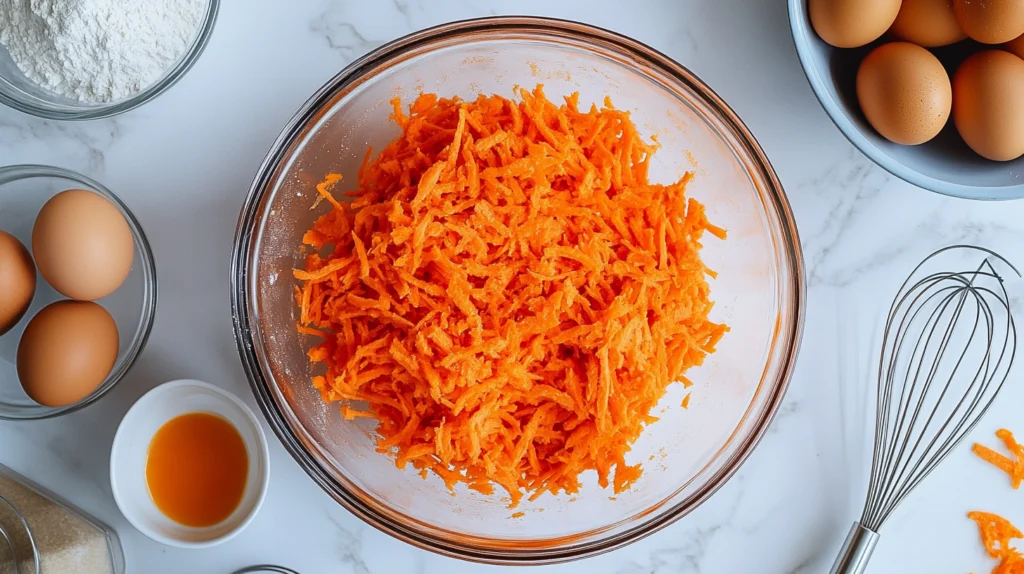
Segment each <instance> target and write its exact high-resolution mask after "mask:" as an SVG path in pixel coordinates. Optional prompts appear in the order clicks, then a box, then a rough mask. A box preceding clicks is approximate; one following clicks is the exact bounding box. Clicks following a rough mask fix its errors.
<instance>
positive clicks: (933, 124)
mask: <svg viewBox="0 0 1024 574" xmlns="http://www.w3.org/2000/svg"><path fill="white" fill-rule="evenodd" d="M857 99H858V101H859V102H860V107H861V110H863V112H864V116H865V117H866V118H867V120H868V123H870V124H871V126H872V127H874V128H875V130H877V131H878V133H880V134H882V136H883V137H885V138H886V139H888V140H890V141H893V142H896V143H899V144H904V145H916V144H921V143H924V142H926V141H928V140H930V139H932V138H934V137H935V136H936V135H938V133H939V132H940V131H942V127H943V126H944V125H945V124H946V121H947V120H948V119H949V111H950V106H951V104H952V89H951V87H950V84H949V76H947V75H946V70H945V68H943V67H942V63H941V62H939V60H938V58H936V57H935V56H934V55H932V53H931V52H929V51H928V50H926V49H924V48H922V47H920V46H917V45H915V44H910V43H908V42H890V43H888V44H883V45H881V46H879V47H877V48H875V49H874V50H872V51H871V53H870V54H868V55H867V56H866V57H865V58H864V60H863V61H862V62H861V64H860V68H858V70H857Z"/></svg>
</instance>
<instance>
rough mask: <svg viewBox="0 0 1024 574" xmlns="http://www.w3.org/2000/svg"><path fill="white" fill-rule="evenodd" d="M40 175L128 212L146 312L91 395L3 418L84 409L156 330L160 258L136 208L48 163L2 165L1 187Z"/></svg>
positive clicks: (103, 392) (101, 394)
mask: <svg viewBox="0 0 1024 574" xmlns="http://www.w3.org/2000/svg"><path fill="white" fill-rule="evenodd" d="M37 177H47V178H50V177H52V178H60V179H66V180H70V181H74V182H77V183H79V184H81V185H82V186H83V187H85V188H86V189H88V190H90V191H95V192H97V193H99V194H100V195H102V196H103V197H104V198H106V199H107V200H108V201H111V202H113V203H114V205H115V206H116V207H117V208H118V210H119V211H120V212H121V214H122V215H124V217H125V220H126V221H127V222H128V227H129V228H130V229H131V231H132V238H133V239H134V240H135V244H136V245H137V246H138V247H139V251H141V252H142V261H141V262H136V263H133V265H135V264H139V265H141V266H142V312H141V313H140V316H139V322H138V325H137V326H136V328H135V333H134V336H133V339H132V344H131V346H130V347H129V348H128V349H127V350H126V351H125V356H124V360H123V362H121V366H120V368H117V364H115V365H114V366H115V369H116V370H113V371H111V373H110V374H109V375H107V378H106V379H104V381H103V383H102V384H101V385H100V386H99V387H98V388H97V389H96V390H95V391H93V392H92V393H91V394H90V395H89V396H87V397H86V398H84V399H82V400H81V401H78V402H77V403H74V404H71V405H68V406H65V407H56V408H52V409H48V410H47V411H46V412H44V413H41V414H38V415H27V416H18V415H15V416H11V415H4V414H0V420H43V419H49V418H54V417H58V416H62V415H66V414H69V413H73V412H76V411H79V410H81V409H84V408H85V407H87V406H89V405H91V404H93V403H94V402H96V401H98V400H99V399H101V398H103V397H104V396H105V395H106V394H107V393H108V392H110V390H111V389H113V388H114V387H115V386H117V384H118V383H120V382H121V380H122V379H123V378H124V377H125V375H126V374H127V373H128V371H130V370H131V368H132V367H133V366H134V365H135V362H136V361H137V360H138V359H139V356H140V355H142V351H143V349H145V347H146V343H147V342H148V341H149V335H150V333H151V332H152V331H153V322H154V320H155V319H156V307H157V281H156V261H155V259H154V258H153V249H152V247H151V246H150V244H149V240H148V239H147V238H146V232H145V231H144V230H143V229H142V225H141V224H140V223H139V220H138V219H137V218H136V217H135V214H134V213H133V212H132V210H131V209H130V208H129V207H128V206H127V205H126V204H125V203H124V202H123V201H122V200H121V198H120V197H118V196H117V195H116V194H114V192H112V191H110V190H109V189H107V188H106V187H105V186H104V185H103V184H101V183H100V182H98V181H96V180H94V179H92V178H90V177H87V176H85V175H82V174H80V173H76V172H73V171H71V170H67V169H64V168H60V167H54V166H48V165H34V164H22V165H8V166H3V167H0V189H2V188H3V186H4V185H7V184H8V183H12V182H15V181H21V180H23V179H33V178H37Z"/></svg>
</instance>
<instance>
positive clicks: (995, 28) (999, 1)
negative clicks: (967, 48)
mask: <svg viewBox="0 0 1024 574" xmlns="http://www.w3.org/2000/svg"><path fill="white" fill-rule="evenodd" d="M953 12H954V13H955V14H956V19H957V21H958V22H960V28H961V29H962V30H963V31H964V32H966V33H967V35H968V36H970V37H971V38H972V39H974V40H977V41H978V42H981V43H982V44H1002V43H1003V42H1009V41H1010V40H1013V39H1014V38H1016V37H1017V36H1020V35H1021V34H1024V0H954V2H953Z"/></svg>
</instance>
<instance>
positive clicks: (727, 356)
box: [232, 18, 804, 564]
mask: <svg viewBox="0 0 1024 574" xmlns="http://www.w3.org/2000/svg"><path fill="white" fill-rule="evenodd" d="M536 83H543V84H544V85H545V91H546V93H547V94H548V96H549V97H550V98H551V99H552V100H555V99H556V98H558V97H560V96H562V95H568V94H569V93H571V92H575V91H578V92H579V93H580V105H581V107H586V106H588V105H589V104H590V102H601V101H602V100H603V98H604V97H605V96H606V95H610V96H611V97H612V99H613V101H614V103H615V105H616V106H617V107H618V108H620V109H626V110H629V111H630V112H631V113H632V118H633V120H634V121H635V122H636V124H637V126H638V127H639V128H640V129H641V131H643V132H645V135H647V136H651V135H653V134H655V133H656V134H657V135H658V139H659V141H660V143H661V144H662V148H661V149H660V150H658V152H657V153H656V154H655V156H654V161H653V163H652V165H651V179H652V181H661V182H668V181H675V180H676V179H678V178H679V177H681V176H682V175H683V174H684V173H685V172H686V171H694V172H695V174H696V178H695V180H694V181H693V182H692V184H691V185H690V187H689V188H688V189H689V193H691V194H692V196H694V197H696V198H698V199H699V200H701V201H703V202H704V204H705V205H706V206H707V210H708V217H709V218H710V220H711V221H712V222H714V223H715V224H717V225H721V226H723V227H725V228H727V229H728V232H729V238H728V239H727V240H726V241H718V240H714V239H708V240H706V241H705V242H704V243H705V245H706V247H705V249H704V251H703V258H704V261H705V262H706V263H707V264H708V265H709V266H710V267H711V268H712V269H715V270H716V271H718V272H719V277H718V279H717V280H714V281H712V285H711V289H712V291H711V294H712V299H714V300H715V301H716V307H715V312H714V314H713V317H714V318H715V319H717V320H720V321H724V322H726V323H728V324H729V325H730V326H731V328H732V330H731V332H729V333H728V334H727V335H726V337H725V338H724V339H723V340H722V341H721V343H720V344H719V346H718V352H716V353H715V354H714V355H712V356H710V357H709V358H708V360H707V361H706V362H705V364H704V365H703V366H702V367H701V368H699V369H694V370H691V371H690V372H688V373H687V376H688V377H689V378H691V379H692V380H693V381H694V382H695V383H696V385H695V387H694V388H693V389H691V390H692V391H693V401H692V403H691V404H690V408H689V410H683V409H682V408H681V407H680V402H681V400H682V398H683V395H684V390H683V388H682V385H673V387H672V388H671V390H670V392H669V393H668V394H667V396H666V397H665V399H664V401H663V402H662V403H661V404H660V405H659V407H658V409H657V411H656V413H655V414H657V416H659V417H661V420H659V421H658V422H656V423H654V424H652V425H650V426H649V427H648V428H647V429H646V431H645V432H644V434H643V435H642V436H641V438H640V439H639V441H638V442H637V443H636V444H635V445H634V447H633V450H632V452H631V454H630V456H628V457H627V461H629V462H641V463H643V465H644V468H645V470H644V474H643V476H642V477H641V478H640V480H639V481H638V482H637V483H636V484H635V485H634V486H633V488H632V489H630V490H628V491H627V492H624V493H622V494H619V495H617V496H616V495H613V494H612V492H611V491H610V490H604V489H601V488H600V487H598V486H597V484H596V478H595V477H594V476H592V473H591V474H588V475H585V476H584V477H583V478H584V479H585V486H584V488H583V490H582V492H581V493H580V494H579V495H577V496H572V497H570V496H553V495H544V496H542V497H540V498H539V499H537V500H536V501H535V502H523V503H522V504H521V505H520V507H519V508H517V509H516V511H519V512H522V513H523V515H522V516H519V517H515V518H513V517H512V514H513V512H514V511H512V510H509V509H508V508H507V504H508V501H507V498H503V497H501V496H498V495H494V496H485V495H482V494H480V493H477V492H473V491H469V490H467V489H465V488H459V489H457V491H456V493H455V495H454V496H453V495H452V493H450V492H449V491H448V490H447V489H446V488H445V487H444V485H443V484H442V482H441V481H440V480H439V479H437V478H436V477H433V476H431V477H429V478H428V479H426V480H424V479H422V478H420V477H419V476H417V474H416V472H415V471H414V470H412V469H411V468H408V469H406V470H404V471H403V470H399V469H397V468H396V467H395V464H394V461H393V460H392V459H391V458H389V457H387V456H383V455H380V454H378V453H377V452H375V450H374V440H373V424H372V423H371V424H367V422H366V420H365V419H362V420H360V421H345V420H343V419H342V417H341V415H340V413H339V405H337V404H331V405H324V404H323V402H322V401H321V399H320V396H319V394H318V393H317V391H316V390H315V389H314V388H313V386H312V384H311V383H310V377H311V376H312V371H311V367H310V364H309V361H308V359H307V357H306V350H307V347H308V345H309V342H308V341H307V340H304V339H302V338H300V337H299V336H298V334H297V333H296V329H295V325H296V322H297V320H298V313H297V309H296V305H295V299H294V292H293V289H294V285H295V283H294V281H293V280H292V270H293V269H294V268H297V267H301V266H302V265H303V258H302V255H301V252H300V251H301V250H300V246H301V237H302V235H303V233H304V232H305V231H306V230H307V229H308V228H309V226H310V224H311V223H312V222H313V220H314V219H315V218H316V217H317V216H318V215H320V214H321V213H323V212H324V209H325V207H324V206H321V207H319V208H317V209H312V210H311V209H310V208H311V206H313V204H314V202H315V199H316V195H317V194H316V191H315V190H314V184H315V183H316V182H319V181H320V180H321V179H322V177H323V176H324V175H325V174H326V173H328V172H339V173H342V174H344V175H345V176H346V177H345V180H344V181H345V182H348V185H350V186H351V185H352V183H353V182H355V180H356V178H355V177H354V175H355V172H356V170H357V168H358V166H359V164H360V162H361V161H362V159H363V156H364V154H365V152H366V148H367V146H373V148H374V149H376V150H379V149H382V148H383V147H384V144H385V143H386V142H388V141H389V140H391V139H392V138H394V137H395V136H396V135H397V134H398V133H399V130H398V128H397V127H396V126H395V125H394V124H393V123H391V122H390V121H389V119H388V116H389V114H390V113H391V107H390V105H388V100H389V99H391V98H392V97H393V96H395V95H400V96H402V97H403V98H405V99H406V100H408V99H411V98H413V97H415V96H416V94H417V93H418V92H419V91H421V90H423V91H430V92H436V93H438V94H439V95H442V96H452V95H458V96H461V97H463V98H474V97H475V96H476V95H477V94H478V93H481V92H484V93H498V94H503V95H508V96H510V95H511V94H512V89H513V86H516V85H520V86H524V87H532V86H533V85H534V84H536ZM691 158H692V159H691ZM232 265H233V267H232V276H233V286H232V304H233V312H234V320H235V334H236V337H237V342H238V348H239V352H240V354H241V357H242V362H243V365H244V367H245V369H246V371H247V373H248V376H249V379H250V381H251V384H252V389H253V392H254V394H255V395H256V398H257V400H258V402H259V404H260V406H261V408H262V409H263V412H264V414H265V415H266V416H267V418H268V420H269V422H270V424H271V426H272V427H273V428H274V430H275V432H276V433H277V435H278V436H279V437H280V439H281V441H282V442H283V443H284V445H285V446H286V448H288V450H289V451H290V452H291V453H292V455H293V456H294V457H295V459H296V460H297V461H298V462H299V464H300V465H301V466H302V467H303V468H304V469H305V470H306V472H308V473H309V475H310V476H311V477H312V478H313V479H314V480H315V481H316V482H317V484H319V485H320V486H321V487H323V488H324V490H326V491H327V492H328V493H329V494H330V495H331V496H332V497H334V498H335V499H336V500H338V501H339V502H340V503H341V504H343V505H344V506H345V507H346V508H348V509H349V510H350V511H352V512H353V513H355V514H356V515H357V516H359V517H360V518H362V519H363V520H366V521H367V522H368V523H370V524H372V525H373V526H375V527H377V528H379V529H381V530H383V531H384V532H387V533H389V534H391V535H394V536H396V537H398V538H400V539H402V540H405V541H408V542H410V543H412V544H415V545H417V546H420V547H422V548H426V549H429V550H433V551H435V552H439V553H442V554H446V555H450V556H455V557H459V558H463V559H468V560H474V561H481V562H491V563H506V564H514V563H519V564H522V563H545V562H557V561H564V560H570V559H576V558H581V557H585V556H588V555H592V554H595V553H599V552H604V551H607V550H611V549H613V548H616V547H619V546H622V545H624V544H627V543H629V542H631V541H634V540H636V539H638V538H641V537H643V536H645V535H648V534H650V533H651V532H654V531H656V530H658V529H660V528H663V527H664V526H666V525H668V524H670V523H672V522H673V521H675V520H677V519H679V518H680V517H682V516H684V515H685V514H687V513H688V512H690V511H692V510H693V509H694V508H696V507H697V506H698V505H700V504H701V503H702V502H703V501H704V500H706V499H707V498H708V497H709V496H711V495H712V494H713V493H714V492H715V491H716V490H717V489H718V488H719V487H721V486H722V484H723V483H724V482H725V481H726V479H728V478H729V477H730V476H731V475H732V474H733V473H734V472H735V471H736V469H737V468H738V467H739V465H740V463H741V462H742V461H743V460H744V459H745V458H746V457H747V455H749V454H750V452H751V450H752V449H753V448H754V447H755V445H756V444H757V443H758V442H759V440H760V438H761V436H762V435H763V433H764V432H765V430H766V429H767V427H768V424H769V423H770V422H771V420H772V417H773V415H774V414H775V412H776V410H777V409H778V406H779V404H780V402H781V400H782V397H783V394H784V392H785V390H786V386H787V382H788V379H789V375H790V371H791V369H792V366H793V362H794V359H795V357H796V352H797V346H798V341H799V335H800V331H801V325H802V321H803V306H804V285H803V263H802V257H801V252H800V247H799V241H798V237H797V232H796V227H795V224H794V221H793V216H792V213H791V212H790V208H789V204H788V202H787V200H786V197H785V194H784V192H783V190H782V186H781V184H780V183H779V181H778V178H777V177H776V175H775V172H774V171H773V169H772V167H771V165H770V164H769V162H768V159H767V157H765V154H764V152H763V151H762V150H761V148H760V146H759V145H758V144H757V142H756V141H755V140H754V138H753V136H751V134H750V132H749V131H748V130H747V128H746V127H745V126H744V125H743V123H742V122H741V121H740V120H739V118H738V117H737V116H736V114H734V113H733V112H732V111H731V110H730V109H729V108H728V106H726V104H725V102H723V101H722V100H721V98H719V97H718V96H717V95H716V94H715V93H714V92H712V91H711V89H710V88H708V87H707V86H706V85H704V83H703V82H701V81H700V80H699V79H698V78H697V77H696V76H694V75H693V73H691V72H690V71H689V70H687V69H686V68H684V67H682V66H680V65H679V64H677V63H675V62H673V61H672V60H670V59H669V58H667V57H665V56H664V55H662V54H659V53H658V52H656V51H654V50H652V49H651V48H649V47H647V46H644V45H642V44H640V43H638V42H636V41H633V40H630V39H628V38H625V37H622V36H619V35H616V34H613V33H611V32H606V31H603V30H599V29H595V28H592V27H589V26H586V25H582V24H576V23H571V22H564V21H554V20H547V19H537V18H490V19H483V20H474V21H467V22H457V23H453V24H448V25H444V26H440V27H437V28H433V29H430V30H426V31H423V32H419V33H416V34H413V35H411V36H408V37H406V38H403V39H401V40H398V41H396V42H394V43H392V44H389V45H387V46H384V47H382V48H380V49H378V50H376V51H374V52H373V53H371V54H369V55H367V56H365V57H364V58H362V59H360V60H358V61H356V62H355V63H353V64H352V65H351V66H349V67H348V68H347V69H345V70H344V71H342V72H341V73H340V74H339V75H338V76H336V77H335V78H334V79H332V80H331V81H330V82H329V83H328V84H327V85H325V86H324V87H323V88H321V89H320V91H319V92H317V93H316V94H315V95H314V96H313V97H312V99H310V100H309V101H308V102H307V103H306V104H305V105H304V106H303V107H302V109H301V110H300V111H299V112H298V114H297V115H296V116H295V117H294V118H293V119H292V121H291V122H290V123H289V124H288V126H287V127H286V128H285V130H284V132H283V133H282V134H281V136H280V138H279V139H278V140H277V142H276V143H275V145H274V148H273V149H272V151H271V152H270V154H269V155H268V156H267V158H266V160H265V161H264V163H263V165H262V166H261V168H260V170H259V172H258V174H257V175H256V178H255V180H254V182H253V185H252V189H251V191H250V195H249V197H248V199H247V201H246V203H245V205H244V207H243V210H242V213H241V217H240V220H239V224H238V229H237V236H236V244H235V251H234V255H233V264H232ZM410 466H411V465H410Z"/></svg>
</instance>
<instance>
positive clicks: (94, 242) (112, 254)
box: [0, 165, 156, 420]
mask: <svg viewBox="0 0 1024 574" xmlns="http://www.w3.org/2000/svg"><path fill="white" fill-rule="evenodd" d="M155 314H156V265H155V263H154V261H153V253H152V250H151V249H150V246H149V242H148V241H147V240H146V235H145V233H143V231H142V228H141V226H140V225H139V222H138V221H137V220H136V219H135V216H134V215H132V213H131V211H130V210H129V209H128V207H127V206H126V205H125V204H124V202H122V201H121V200H120V199H119V198H118V197H117V196H116V195H114V194H113V193H112V192H111V191H110V190H108V189H107V188H105V187H104V186H103V185H101V184H100V183H99V182H97V181H94V180H92V179H90V178H88V177H85V176H83V175H80V174H76V173H73V172H71V171H68V170H64V169H61V168H56V167H48V166H37V165H18V166H8V167H0V419H8V420H25V419H43V418H50V417H55V416H59V415H62V414H66V413H69V412H73V411H76V410H78V409H81V408H83V407H85V406H87V405H89V404H91V403H93V402H95V401H96V400H98V399H99V398H100V397H102V396H103V395H104V394H106V393H107V392H108V391H109V390H110V389H111V388H113V387H114V385H116V384H117V383H118V381H120V380H121V378H122V377H123V376H124V375H125V373H126V372H127V371H128V369H130V368H131V366H132V364H134V363H135V360H136V359H137V358H138V356H139V354H140V353H141V352H142V349H143V347H144V346H145V344H146V340H147V339H148V338H149V333H150V330H151V329H152V326H153V318H154V315H155Z"/></svg>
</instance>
